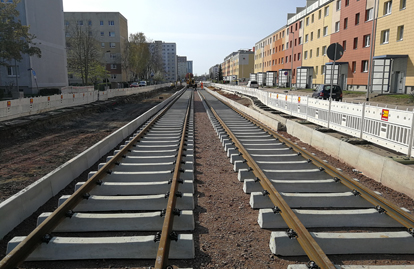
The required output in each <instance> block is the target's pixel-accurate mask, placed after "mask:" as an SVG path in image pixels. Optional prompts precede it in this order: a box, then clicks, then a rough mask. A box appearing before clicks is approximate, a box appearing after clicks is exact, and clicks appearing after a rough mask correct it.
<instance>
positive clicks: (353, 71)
mask: <svg viewBox="0 0 414 269" xmlns="http://www.w3.org/2000/svg"><path fill="white" fill-rule="evenodd" d="M355 72H356V62H352V73H355Z"/></svg>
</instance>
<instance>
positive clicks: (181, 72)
mask: <svg viewBox="0 0 414 269" xmlns="http://www.w3.org/2000/svg"><path fill="white" fill-rule="evenodd" d="M187 73H188V72H187V57H186V56H177V76H178V80H184V79H185V75H186V74H187Z"/></svg>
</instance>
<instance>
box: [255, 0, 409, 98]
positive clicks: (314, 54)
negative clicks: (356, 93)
mask: <svg viewBox="0 0 414 269" xmlns="http://www.w3.org/2000/svg"><path fill="white" fill-rule="evenodd" d="M413 14H414V2H413V1H407V0H308V1H306V6H305V7H302V8H297V10H296V13H294V14H288V15H287V24H286V25H285V26H282V27H281V28H280V29H279V30H277V31H275V32H274V33H272V34H270V35H268V36H266V37H265V38H263V39H261V40H260V41H258V42H257V43H256V44H255V49H256V51H255V57H254V60H255V62H254V72H255V73H256V74H260V73H261V72H275V71H277V72H278V74H277V84H278V85H279V86H281V87H286V86H289V84H290V82H292V85H293V86H294V87H297V88H315V87H316V86H317V85H319V84H324V83H330V81H331V79H332V81H333V82H334V83H335V84H338V85H340V86H341V87H342V88H343V89H348V90H362V91H366V90H367V89H368V90H369V91H375V92H381V93H387V92H389V93H407V92H408V93H409V92H411V91H412V90H414V65H413V60H412V59H413V57H414V49H413V46H410V45H408V44H411V41H412V39H414V35H413V34H412V33H413V32H414V21H413V20H407V19H406V18H410V16H411V15H413ZM334 43H338V44H340V45H341V46H342V47H343V48H344V52H343V55H342V58H341V59H338V60H337V61H336V62H335V68H333V61H332V60H330V59H329V58H328V55H327V49H328V47H329V46H330V45H331V44H334Z"/></svg>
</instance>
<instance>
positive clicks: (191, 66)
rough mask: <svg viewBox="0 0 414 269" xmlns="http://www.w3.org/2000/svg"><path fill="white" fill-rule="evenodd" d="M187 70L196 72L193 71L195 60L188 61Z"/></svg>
mask: <svg viewBox="0 0 414 269" xmlns="http://www.w3.org/2000/svg"><path fill="white" fill-rule="evenodd" d="M187 72H188V73H194V72H193V61H187Z"/></svg>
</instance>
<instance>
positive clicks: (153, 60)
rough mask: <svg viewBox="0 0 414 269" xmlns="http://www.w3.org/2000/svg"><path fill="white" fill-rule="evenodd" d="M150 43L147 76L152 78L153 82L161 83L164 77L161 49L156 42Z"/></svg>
mask: <svg viewBox="0 0 414 269" xmlns="http://www.w3.org/2000/svg"><path fill="white" fill-rule="evenodd" d="M149 43H151V45H150V46H151V56H150V60H149V62H148V65H147V76H152V78H153V79H154V80H155V81H162V80H164V78H165V76H166V71H165V68H164V63H163V61H162V47H161V46H159V44H158V43H157V42H152V41H149Z"/></svg>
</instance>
